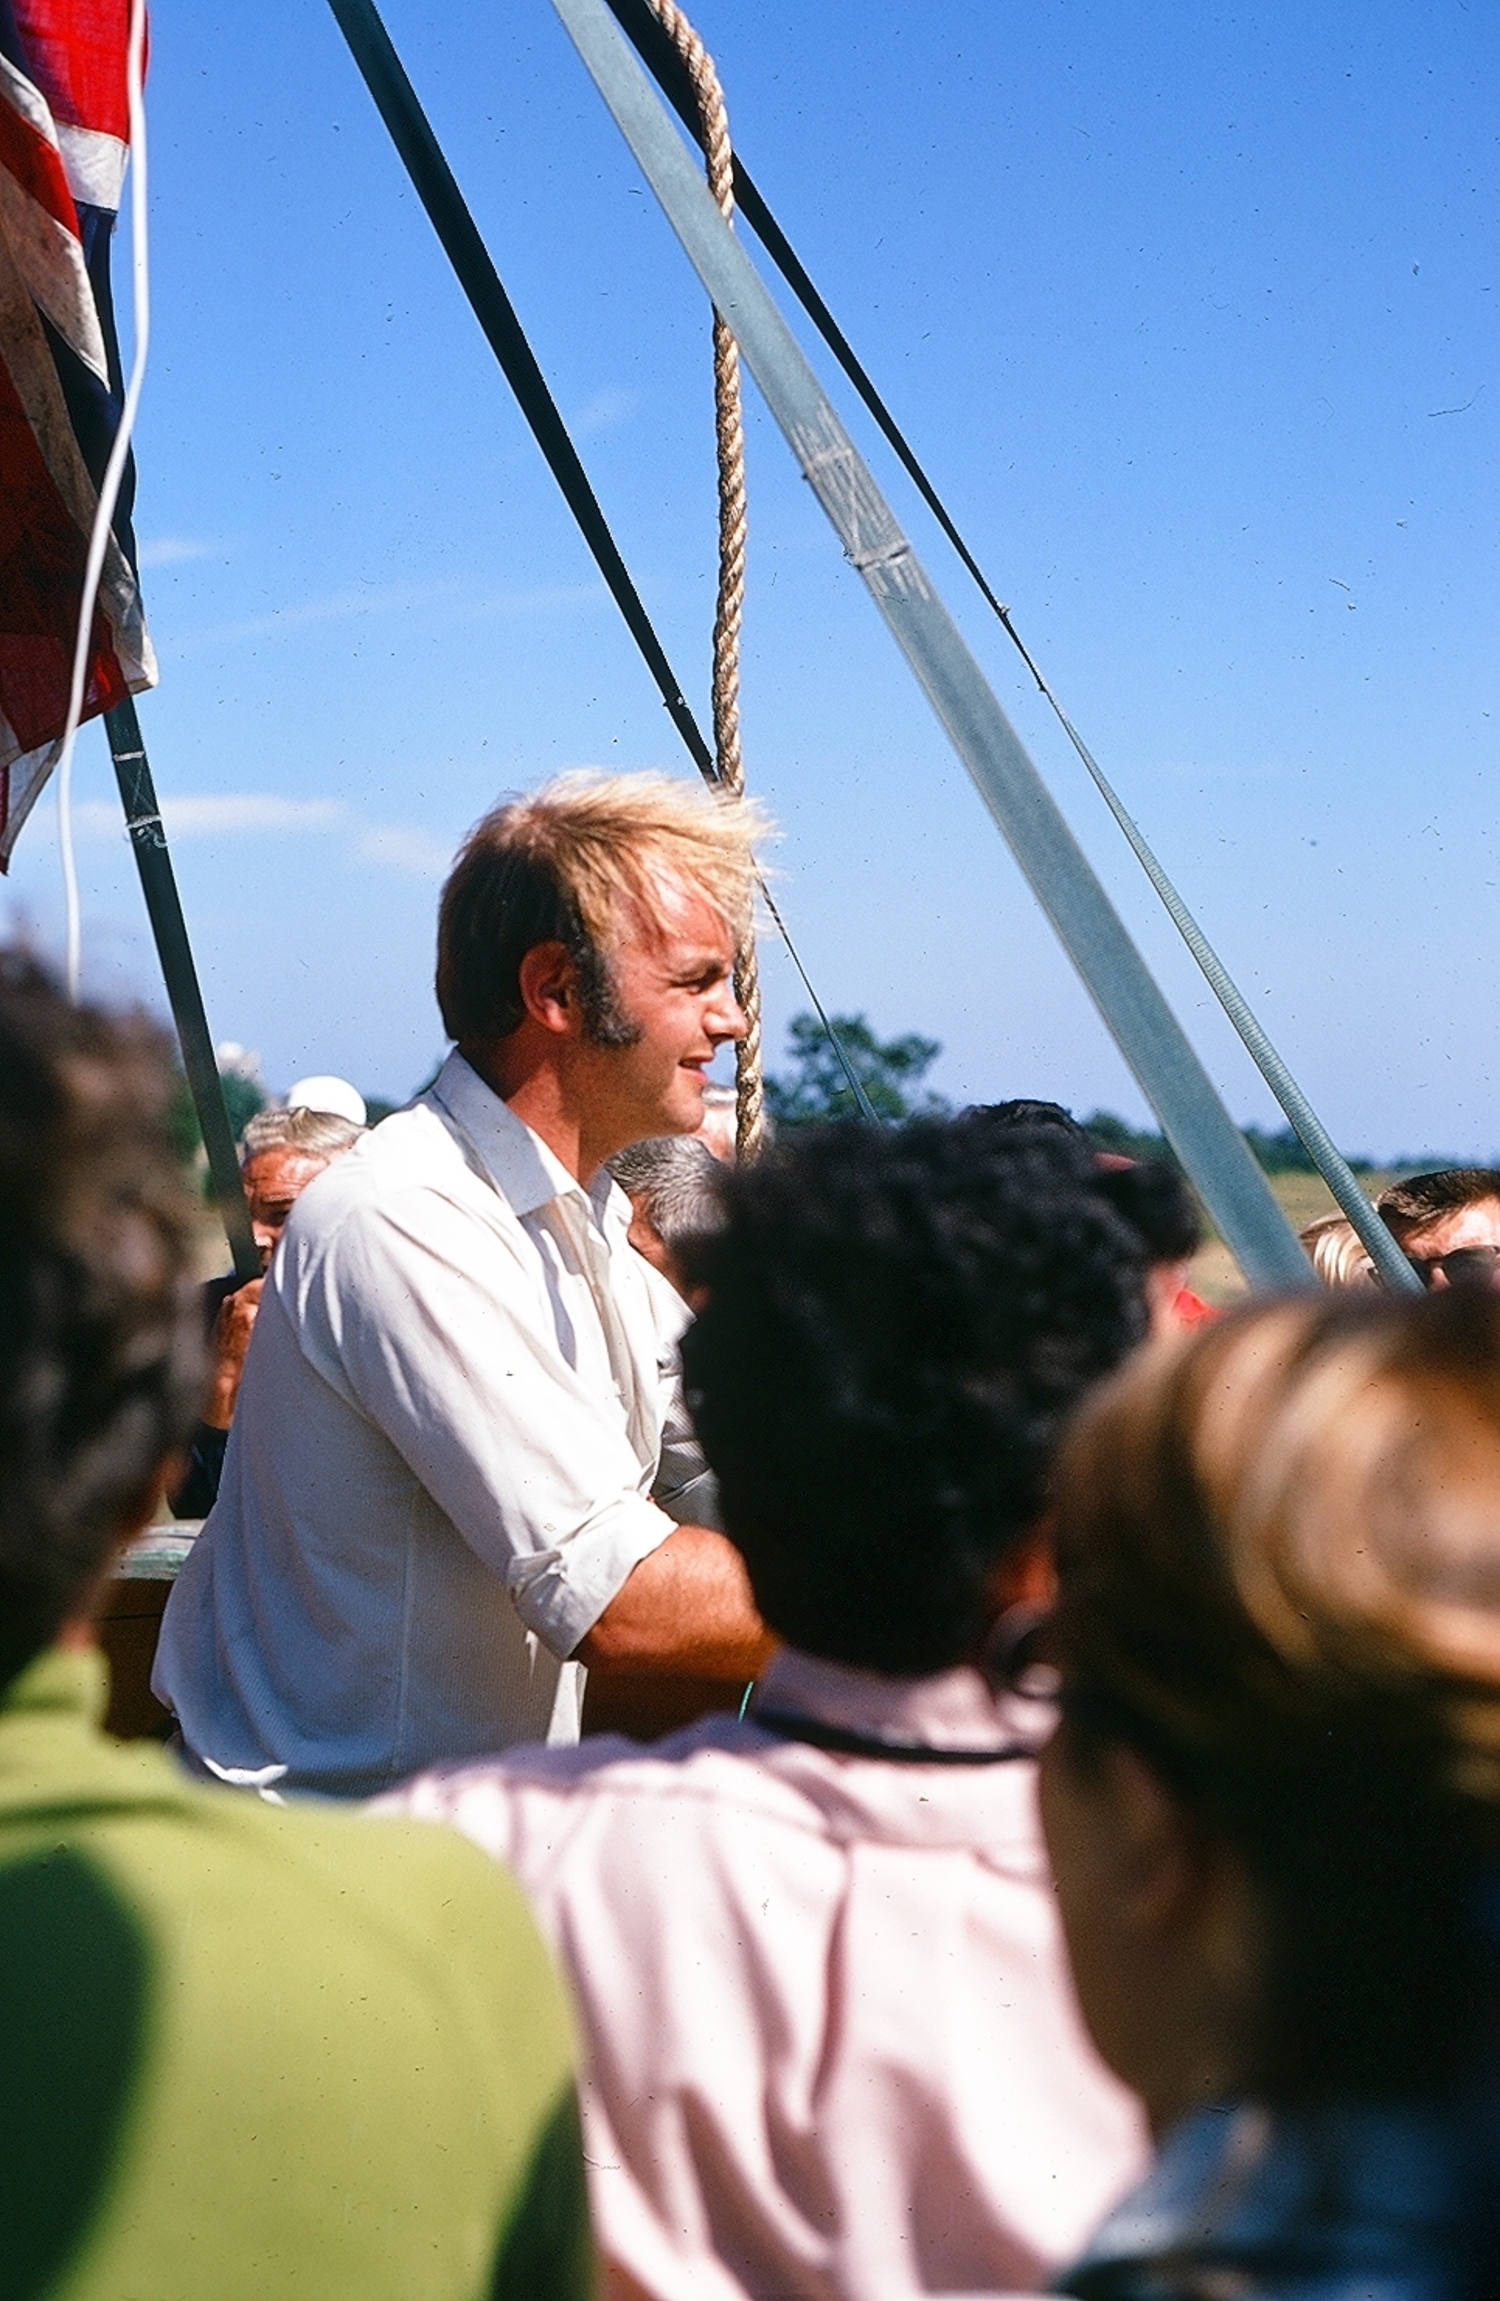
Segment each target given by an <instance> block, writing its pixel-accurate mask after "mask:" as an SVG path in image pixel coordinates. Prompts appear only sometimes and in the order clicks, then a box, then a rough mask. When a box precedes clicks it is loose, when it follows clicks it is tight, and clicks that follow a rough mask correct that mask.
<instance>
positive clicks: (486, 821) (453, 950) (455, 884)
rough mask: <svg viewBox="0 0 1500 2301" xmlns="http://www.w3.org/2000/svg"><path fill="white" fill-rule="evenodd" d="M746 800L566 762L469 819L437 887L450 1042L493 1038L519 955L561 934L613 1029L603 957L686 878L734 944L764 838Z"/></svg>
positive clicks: (507, 1012)
mask: <svg viewBox="0 0 1500 2301" xmlns="http://www.w3.org/2000/svg"><path fill="white" fill-rule="evenodd" d="M770 829H771V825H770V820H769V818H768V817H767V815H766V814H765V812H764V810H763V809H762V808H761V807H760V806H759V805H758V804H757V803H756V802H755V801H754V800H750V799H746V798H744V797H743V796H737V795H732V794H730V793H728V792H719V791H709V790H708V789H706V788H705V787H704V786H703V785H702V784H698V783H688V782H685V781H682V780H679V779H678V778H676V777H673V776H670V775H660V774H641V775H600V774H596V773H594V772H593V771H592V770H587V769H577V770H575V771H573V772H572V773H570V774H566V775H559V776H557V777H555V778H554V779H553V781H552V782H550V783H544V784H543V785H542V786H541V788H540V789H539V790H536V791H533V792H531V793H529V794H528V795H527V796H525V797H523V798H519V799H512V800H507V801H506V802H504V803H503V804H502V805H501V806H499V807H496V808H495V809H493V810H492V812H491V813H490V814H488V815H486V816H485V817H484V818H483V820H482V821H481V822H479V823H477V824H476V825H475V827H474V829H473V830H472V831H471V832H470V834H469V836H468V838H467V839H466V840H465V842H464V845H463V847H462V849H461V850H460V852H459V856H458V859H457V861H456V862H455V864H454V866H453V870H452V872H451V874H450V875H449V878H448V883H447V885H446V886H445V887H444V889H443V897H442V904H441V907H440V910H439V914H438V966H437V994H438V1005H439V1007H440V1008H441V1009H442V1015H443V1022H444V1024H445V1026H446V1028H447V1030H448V1032H449V1034H450V1036H451V1037H453V1038H455V1039H459V1040H462V1039H465V1038H471V1037H472V1038H482V1039H497V1038H504V1037H505V1036H506V1035H507V1034H508V1033H509V1032H510V1031H512V1030H514V1029H515V1028H516V1025H517V1024H518V1023H519V1022H520V1020H521V1016H522V1012H523V1009H522V1006H521V1000H520V991H519V984H518V970H519V967H520V963H521V960H522V959H523V958H524V957H525V955H526V952H527V951H528V950H531V949H532V948H534V947H535V945H536V944H538V943H543V942H553V941H556V942H561V943H562V944H564V945H565V946H566V948H567V950H568V952H569V955H570V957H572V959H573V960H574V962H575V964H576V965H577V966H578V968H579V972H580V976H581V979H582V984H583V998H584V1005H585V1013H586V1014H588V1015H589V1016H590V1020H591V1022H593V1023H595V1024H597V1025H598V1026H599V1035H601V1036H602V1038H603V1040H604V1043H606V1044H610V1043H615V1044H620V1043H628V1042H626V1041H625V1040H624V1039H622V1038H620V1037H619V1036H612V1035H611V1034H612V1033H618V1031H619V1030H620V1027H621V1026H620V1019H619V1017H618V1015H617V1014H616V1013H615V1012H614V1011H613V1010H612V1002H611V986H610V982H609V966H608V961H609V952H610V949H611V946H612V945H614V944H615V943H616V942H618V940H619V938H620V936H621V934H622V932H623V931H624V930H625V929H626V927H627V925H628V924H630V923H633V922H639V923H642V924H644V925H645V926H646V927H647V928H649V927H650V926H651V925H652V924H653V923H654V922H655V921H656V920H657V919H658V918H659V916H660V915H661V912H662V910H663V908H664V906H665V905H666V904H667V903H668V902H669V901H670V899H671V896H672V894H673V892H674V890H675V889H676V888H678V887H680V886H683V885H686V886H687V887H689V888H691V889H693V890H694V891H696V892H698V893H701V894H703V895H705V896H706V897H707V898H708V900H709V901H710V902H711V903H712V904H713V905H714V906H715V908H716V909H718V910H719V911H720V912H722V913H723V916H724V918H725V920H726V921H727V923H728V925H729V927H730V930H731V932H732V933H733V936H734V939H735V943H736V946H737V947H742V946H743V945H744V944H745V943H746V942H747V941H748V940H749V936H750V932H751V919H752V910H753V897H754V889H755V875H756V867H755V858H754V852H753V850H754V847H755V844H756V842H757V841H758V840H761V839H764V838H766V837H768V836H769V834H770Z"/></svg>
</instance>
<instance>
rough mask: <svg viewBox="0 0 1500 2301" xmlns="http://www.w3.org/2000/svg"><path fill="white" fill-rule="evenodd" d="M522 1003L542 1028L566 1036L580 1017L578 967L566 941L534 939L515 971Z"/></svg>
mask: <svg viewBox="0 0 1500 2301" xmlns="http://www.w3.org/2000/svg"><path fill="white" fill-rule="evenodd" d="M516 982H517V988H518V989H519V991H520V993H521V1003H522V1005H523V1006H524V1007H525V1009H526V1012H527V1014H528V1015H529V1016H530V1017H531V1019H532V1021H533V1022H534V1023H540V1025H541V1027H542V1029H543V1030H544V1031H552V1032H554V1033H555V1034H556V1035H557V1037H559V1038H566V1037H567V1036H568V1035H569V1034H570V1033H571V1032H574V1031H576V1030H577V1028H578V1026H579V1023H580V1021H581V1019H582V1015H581V1009H580V1006H579V1001H578V969H577V967H576V966H575V965H574V964H573V961H572V960H571V959H570V958H569V956H568V950H567V945H566V944H565V943H557V942H552V943H533V944H532V946H531V949H530V950H529V951H528V952H527V953H526V956H525V957H524V958H523V959H522V961H521V964H520V967H519V969H518V971H517V977H516Z"/></svg>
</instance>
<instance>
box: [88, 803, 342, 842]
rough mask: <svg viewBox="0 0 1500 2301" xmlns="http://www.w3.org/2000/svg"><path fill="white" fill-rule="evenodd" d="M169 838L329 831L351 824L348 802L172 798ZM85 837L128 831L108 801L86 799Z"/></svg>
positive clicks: (166, 810) (165, 812) (167, 811)
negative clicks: (248, 832) (240, 833)
mask: <svg viewBox="0 0 1500 2301" xmlns="http://www.w3.org/2000/svg"><path fill="white" fill-rule="evenodd" d="M161 813H162V822H163V824H164V826H165V828H166V833H167V837H168V838H169V839H171V840H182V839H222V838H227V837H232V836H233V835H234V834H235V833H237V832H243V831H260V832H266V831H270V832H288V831H291V832H298V831H327V830H330V829H332V828H334V827H335V826H336V825H338V824H340V823H343V822H346V821H347V819H348V814H349V810H348V808H347V807H346V806H345V805H344V802H343V801H342V799H286V798H283V797H282V796H281V794H280V793H279V792H275V791H214V792H202V793H196V794H188V793H184V794H182V795H180V796H178V797H175V798H170V797H169V798H166V799H163V801H162V807H161ZM73 815H74V821H75V823H76V825H77V827H78V829H79V830H80V831H81V832H84V833H89V834H93V835H95V836H110V835H113V834H116V833H122V832H123V831H124V828H125V826H124V823H123V822H122V820H121V816H120V810H119V808H118V807H114V806H111V805H110V803H109V801H108V800H107V799H86V800H84V801H82V802H81V803H80V804H79V805H78V806H77V807H75V809H74V811H73Z"/></svg>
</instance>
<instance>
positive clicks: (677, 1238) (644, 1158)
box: [607, 1135, 724, 1248]
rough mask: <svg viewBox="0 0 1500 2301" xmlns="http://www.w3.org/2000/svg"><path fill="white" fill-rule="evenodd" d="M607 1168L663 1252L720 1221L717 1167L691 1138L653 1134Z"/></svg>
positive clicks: (720, 1174)
mask: <svg viewBox="0 0 1500 2301" xmlns="http://www.w3.org/2000/svg"><path fill="white" fill-rule="evenodd" d="M607 1164H608V1167H609V1171H610V1173H611V1174H612V1175H613V1176H614V1178H615V1181H616V1182H617V1183H618V1184H619V1186H620V1188H621V1190H623V1191H624V1193H625V1195H626V1197H627V1198H629V1199H632V1200H634V1202H635V1203H636V1205H637V1206H639V1207H640V1208H641V1209H642V1210H643V1211H644V1213H645V1216H646V1220H647V1221H648V1222H649V1223H650V1224H651V1226H652V1228H653V1229H654V1230H655V1231H656V1233H657V1234H658V1236H659V1237H660V1238H661V1239H662V1241H663V1242H664V1243H665V1244H666V1245H667V1246H669V1247H673V1248H675V1247H678V1246H681V1245H683V1244H685V1243H686V1241H687V1240H688V1239H692V1238H701V1237H703V1236H705V1235H706V1234H707V1233H708V1232H709V1231H712V1230H717V1229H718V1228H719V1226H720V1224H721V1223H722V1221H723V1219H724V1218H723V1206H722V1200H721V1198H720V1194H719V1184H720V1182H721V1181H722V1179H723V1174H724V1167H723V1162H722V1161H721V1160H719V1159H716V1158H715V1157H714V1154H713V1152H712V1151H711V1150H710V1149H709V1148H708V1146H707V1145H706V1144H705V1143H702V1142H700V1141H699V1140H698V1139H697V1137H696V1136H694V1135H653V1136H651V1137H649V1138H648V1139H647V1140H646V1141H645V1142H638V1143H632V1144H631V1145H630V1146H629V1148H628V1149H627V1150H622V1151H617V1152H616V1153H615V1155H614V1157H613V1158H612V1159H610V1160H608V1161H607Z"/></svg>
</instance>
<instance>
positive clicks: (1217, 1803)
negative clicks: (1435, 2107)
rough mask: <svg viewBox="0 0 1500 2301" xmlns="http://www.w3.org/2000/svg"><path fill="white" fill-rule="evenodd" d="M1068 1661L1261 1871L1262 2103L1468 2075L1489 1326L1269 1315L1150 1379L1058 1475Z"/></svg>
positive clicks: (1109, 1404) (1490, 1622) (1488, 1617)
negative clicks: (1463, 2056)
mask: <svg viewBox="0 0 1500 2301" xmlns="http://www.w3.org/2000/svg"><path fill="white" fill-rule="evenodd" d="M1057 1496H1058V1560H1059V1574H1060V1582H1061V1602H1060V1607H1059V1616H1058V1638H1059V1650H1060V1654H1061V1658H1062V1666H1063V1671H1064V1678H1065V1683H1066V1687H1067V1691H1066V1694H1065V1712H1066V1714H1067V1715H1069V1716H1070V1717H1071V1718H1072V1719H1073V1720H1074V1723H1075V1726H1076V1728H1077V1731H1078V1733H1079V1735H1080V1736H1081V1747H1082V1748H1083V1749H1084V1750H1085V1751H1086V1750H1087V1748H1088V1746H1089V1744H1090V1742H1091V1741H1100V1740H1102V1741H1109V1740H1118V1741H1123V1742H1127V1743H1130V1744H1132V1745H1133V1746H1135V1747H1136V1748H1138V1749H1139V1750H1140V1752H1141V1753H1142V1755H1143V1756H1145V1757H1146V1758H1147V1760H1148V1762H1150V1763H1151V1764H1153V1765H1154V1766H1155V1767H1156V1769H1157V1770H1158V1771H1159V1772H1160V1774H1161V1775H1162V1777H1163V1779H1164V1780H1166V1781H1167V1782H1168V1783H1169V1784H1170V1786H1171V1787H1172V1788H1173V1789H1174V1790H1175V1791H1176V1792H1177V1794H1178V1795H1179V1796H1181V1798H1182V1799H1183V1801H1184V1803H1185V1804H1186V1805H1187V1806H1188V1807H1189V1808H1190V1809H1191V1810H1194V1811H1196V1812H1198V1813H1199V1814H1200V1815H1201V1816H1202V1817H1203V1818H1204V1819H1205V1820H1207V1821H1208V1822H1209V1824H1210V1825H1211V1826H1212V1827H1213V1828H1215V1829H1216V1830H1217V1831H1218V1832H1219V1833H1220V1834H1221V1835H1222V1836H1223V1837H1224V1838H1225V1839H1226V1840H1228V1841H1229V1842H1230V1843H1231V1844H1233V1845H1234V1846H1235V1847H1236V1849H1237V1850H1238V1852H1239V1853H1240V1854H1241V1856H1242V1858H1243V1859H1244V1861H1245V1863H1246V1866H1247V1869H1248V1870H1249V1872H1250V1874H1251V1875H1252V1877H1253V1878H1254V1880H1255V1882H1256V1884H1257V1886H1258V1887H1259V1888H1260V1889H1261V1892H1262V1895H1263V1899H1264V1902H1265V1905H1266V1908H1267V1911H1268V1922H1269V1930H1270V1937H1271V1938H1270V1950H1269V1954H1270V1967H1271V1983H1270V1996H1271V2000H1272V2002H1271V2004H1270V2005H1269V2006H1268V2009H1267V2030H1266V2035H1265V2038H1264V2039H1263V2041H1262V2045H1263V2059H1262V2062H1261V2065H1260V2067H1259V2069H1258V2073H1257V2074H1258V2078H1259V2081H1260V2082H1261V2083H1262V2084H1263V2085H1264V2086H1265V2087H1266V2089H1267V2090H1268V2091H1271V2092H1273V2093H1274V2092H1275V2091H1277V2090H1278V2089H1279V2090H1281V2091H1283V2092H1288V2091H1289V2092H1293V2093H1295V2092H1298V2091H1303V2092H1305V2091H1307V2090H1310V2089H1315V2088H1318V2087H1324V2088H1327V2089H1330V2090H1336V2089H1337V2088H1338V2086H1339V2085H1341V2084H1343V2085H1346V2086H1348V2087H1352V2088H1353V2089H1355V2090H1368V2089H1370V2088H1371V2087H1375V2088H1379V2087H1390V2086H1395V2087H1401V2086H1404V2085H1410V2084H1425V2083H1433V2082H1441V2081H1442V2080H1444V2079H1445V2078H1446V2076H1448V2075H1451V2073H1452V2068H1453V2066H1454V2062H1455V2059H1456V2056H1457V2055H1458V2053H1459V2052H1460V2051H1461V2048H1462V2040H1463V2037H1464V2035H1465V2034H1466V2029H1467V2028H1468V2027H1469V2026H1471V2025H1472V2022H1473V2019H1474V2005H1475V2001H1476V1998H1477V1997H1478V1995H1479V1994H1480V1992H1481V1990H1482V1987H1483V1986H1484V1980H1483V1977H1484V1972H1485V1962H1484V1952H1483V1950H1482V1946H1481V1944H1480V1943H1479V1941H1478V1939H1477V1936H1476V1933H1475V1928H1474V1922H1473V1916H1472V1903H1473V1899H1474V1896H1475V1894H1476V1892H1477V1890H1478V1885H1479V1882H1480V1880H1481V1879H1482V1878H1483V1876H1484V1874H1485V1872H1486V1870H1487V1869H1488V1868H1489V1866H1490V1865H1491V1864H1492V1863H1493V1862H1494V1860H1495V1858H1496V1854H1497V1852H1500V1297H1497V1296H1496V1295H1494V1294H1490V1293H1480V1292H1478V1291H1474V1292H1466V1291H1463V1290H1446V1291H1445V1290H1440V1291H1438V1292H1437V1293H1435V1294H1433V1295H1430V1296H1427V1297H1425V1298H1422V1299H1419V1300H1406V1299H1404V1298H1403V1299H1401V1300H1396V1299H1393V1298H1390V1297H1384V1296H1379V1295H1373V1294H1372V1295H1370V1296H1365V1295H1363V1294H1361V1293H1357V1292H1353V1293H1345V1294H1343V1295H1334V1296H1332V1297H1323V1298H1321V1299H1318V1298H1313V1299H1311V1300H1308V1299H1305V1298H1300V1297H1299V1298H1298V1299H1297V1300H1296V1301H1295V1302H1281V1303H1271V1304H1264V1305H1252V1306H1250V1307H1248V1308H1247V1309H1245V1310H1242V1311H1238V1312H1235V1313H1233V1314H1232V1315H1231V1316H1229V1317H1228V1318H1226V1319H1224V1320H1223V1321H1222V1322H1221V1323H1220V1324H1219V1325H1217V1326H1215V1327H1209V1328H1202V1329H1199V1330H1198V1331H1197V1332H1196V1333H1195V1334H1194V1335H1193V1336H1192V1337H1191V1338H1189V1339H1187V1340H1186V1341H1185V1342H1184V1343H1183V1344H1181V1345H1179V1346H1176V1347H1175V1348H1174V1347H1167V1348H1164V1349H1162V1350H1160V1351H1157V1352H1152V1353H1149V1354H1147V1356H1146V1357H1144V1358H1143V1359H1142V1360H1140V1361H1139V1362H1137V1363H1136V1364H1135V1365H1133V1366H1132V1367H1129V1368H1127V1370H1126V1371H1125V1372H1124V1373H1123V1374H1122V1375H1120V1376H1118V1377H1116V1379H1115V1380H1114V1381H1113V1382H1112V1383H1111V1384H1110V1385H1109V1386H1108V1388H1107V1389H1106V1390H1105V1391H1104V1392H1103V1393H1101V1394H1100V1396H1099V1397H1098V1399H1097V1400H1096V1401H1095V1402H1094V1403H1093V1404H1092V1405H1091V1406H1089V1407H1088V1408H1086V1409H1085V1411H1084V1414H1083V1416H1082V1417H1081V1419H1080V1422H1079V1424H1078V1427H1077V1428H1076V1430H1075V1432H1074V1433H1073V1435H1072V1437H1071V1439H1070V1441H1069V1443H1068V1445H1067V1447H1066V1448H1065V1450H1064V1452H1063V1455H1062V1457H1061V1459H1060V1461H1059V1465H1058V1471H1057Z"/></svg>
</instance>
